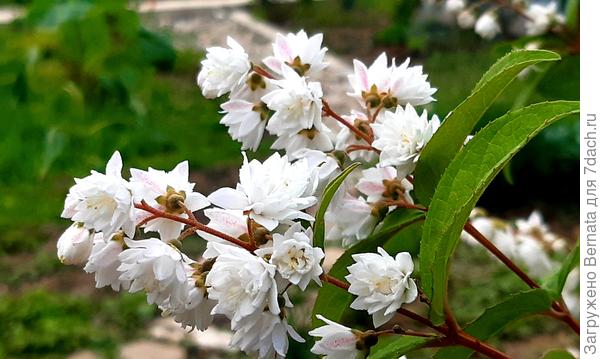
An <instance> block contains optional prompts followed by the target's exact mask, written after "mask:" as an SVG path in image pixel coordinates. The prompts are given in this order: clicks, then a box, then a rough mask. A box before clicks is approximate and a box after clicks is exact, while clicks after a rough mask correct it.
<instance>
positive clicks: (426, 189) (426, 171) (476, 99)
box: [415, 50, 560, 205]
mask: <svg viewBox="0 0 600 359" xmlns="http://www.w3.org/2000/svg"><path fill="white" fill-rule="evenodd" d="M559 59H560V56H559V55H558V54H556V53H554V52H551V51H546V50H518V51H513V52H510V53H509V54H507V55H506V56H504V57H502V58H501V59H500V60H498V61H497V62H496V63H495V64H494V65H492V67H491V68H490V69H489V70H488V71H487V72H486V73H485V74H484V75H483V77H482V78H481V80H479V82H478V83H477V85H475V88H474V89H473V91H472V92H471V95H469V97H467V99H466V100H464V101H463V102H462V103H461V104H459V105H458V106H457V107H456V108H455V109H454V110H453V111H452V112H450V113H449V114H448V116H447V117H446V119H445V120H444V122H443V123H442V125H441V126H440V128H439V129H438V130H437V131H436V133H435V134H434V135H433V137H432V138H431V140H430V141H429V143H427V145H426V146H425V148H424V149H423V151H422V152H421V155H420V157H419V162H418V163H417V167H416V169H415V194H416V196H417V198H418V199H419V201H420V202H421V203H423V204H425V205H428V204H429V203H430V200H431V198H432V196H433V193H434V191H435V188H436V186H437V184H438V181H439V180H440V178H441V177H442V174H443V173H444V170H445V169H446V167H447V166H448V164H449V163H450V161H452V158H453V157H454V156H455V155H456V153H457V152H458V151H459V150H460V149H461V147H462V146H463V144H464V141H465V139H466V138H467V136H468V135H469V134H470V133H471V131H473V128H474V127H475V125H477V122H479V120H480V119H481V116H483V114H484V113H485V111H486V110H487V109H488V108H489V107H490V105H491V104H492V103H493V102H494V100H496V98H497V97H498V96H499V95H500V93H502V90H504V89H505V88H506V87H507V86H508V85H509V84H510V83H511V82H512V80H513V79H514V78H515V77H516V76H517V75H518V74H519V73H520V72H521V71H522V70H523V69H525V68H526V67H528V66H531V65H534V64H537V63H540V62H544V61H556V60H559Z"/></svg>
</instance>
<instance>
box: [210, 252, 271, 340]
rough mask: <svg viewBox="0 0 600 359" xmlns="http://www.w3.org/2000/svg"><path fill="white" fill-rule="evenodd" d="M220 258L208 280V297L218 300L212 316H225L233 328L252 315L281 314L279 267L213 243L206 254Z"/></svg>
mask: <svg viewBox="0 0 600 359" xmlns="http://www.w3.org/2000/svg"><path fill="white" fill-rule="evenodd" d="M209 254H214V255H218V256H217V260H216V261H215V264H214V265H213V267H212V269H211V270H210V272H209V273H208V276H207V277H206V286H207V287H208V297H209V298H210V299H213V300H215V301H217V305H216V306H215V307H214V308H213V310H212V314H224V315H226V316H227V317H228V318H229V319H230V320H231V326H232V328H234V327H236V326H237V324H238V322H239V321H240V320H242V319H243V318H245V317H248V316H250V315H252V314H256V313H260V312H262V311H264V310H266V309H267V308H268V310H269V311H270V312H271V313H273V314H275V315H277V314H279V313H280V309H279V305H278V303H277V294H278V293H277V284H276V283H275V270H276V268H275V266H274V265H272V264H269V263H267V262H266V261H265V260H264V259H262V258H260V257H257V256H255V255H253V254H251V253H250V252H248V251H246V250H245V249H242V248H238V247H234V246H228V245H224V244H220V243H215V242H209V243H208V250H207V253H206V255H209Z"/></svg>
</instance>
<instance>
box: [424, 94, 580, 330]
mask: <svg viewBox="0 0 600 359" xmlns="http://www.w3.org/2000/svg"><path fill="white" fill-rule="evenodd" d="M578 112H579V102H577V101H556V102H546V103H539V104H535V105H531V106H528V107H525V108H522V109H520V110H516V111H511V112H508V113H507V114H506V115H504V116H502V117H500V118H498V119H496V120H494V121H492V122H490V123H489V124H488V125H487V126H486V127H484V128H483V129H482V130H481V131H479V133H478V134H477V135H475V137H473V139H472V140H471V141H470V142H469V143H467V145H466V146H465V148H464V149H463V150H462V151H461V152H459V153H458V155H457V156H456V158H454V160H453V161H452V162H451V163H450V165H449V166H448V168H447V169H446V171H445V172H444V175H443V176H442V178H441V180H440V183H439V185H438V187H437V189H436V191H435V194H434V197H433V199H432V201H431V205H430V206H429V211H428V213H427V218H426V220H425V223H424V225H423V237H422V239H421V250H420V269H421V281H422V283H421V284H422V288H423V290H424V291H425V294H427V296H428V297H429V298H430V300H431V311H430V317H431V319H432V320H433V321H434V323H436V324H438V323H441V322H442V321H443V317H444V315H443V306H444V298H445V295H446V286H447V280H448V261H449V259H450V257H451V256H452V253H453V252H454V249H455V248H456V246H457V245H458V241H459V237H460V233H461V231H462V229H463V226H464V224H465V223H466V221H467V219H468V218H469V213H470V212H471V210H472V209H473V208H474V207H475V204H476V203H477V201H478V200H479V198H480V197H481V195H482V194H483V191H484V190H485V188H486V187H487V186H488V185H489V184H490V182H491V181H492V180H493V179H494V177H495V176H496V175H497V174H498V172H500V171H501V170H502V168H503V167H504V165H506V163H507V162H508V161H509V160H510V159H511V158H512V157H513V156H514V155H515V154H516V153H517V152H518V151H519V150H520V149H521V148H523V146H525V144H526V143H527V142H529V140H530V139H531V138H532V137H534V136H535V135H536V134H537V133H539V132H540V131H541V130H542V129H544V128H545V127H547V126H548V125H550V124H552V123H554V122H556V121H558V120H559V119H561V118H563V117H566V116H568V115H571V114H575V113H578Z"/></svg>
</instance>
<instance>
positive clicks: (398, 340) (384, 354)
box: [369, 335, 431, 359]
mask: <svg viewBox="0 0 600 359" xmlns="http://www.w3.org/2000/svg"><path fill="white" fill-rule="evenodd" d="M430 340H431V339H428V338H422V337H410V336H398V335H394V336H389V337H383V338H379V341H378V342H377V344H376V345H375V346H373V347H372V348H371V353H370V354H369V359H389V358H399V357H400V356H402V355H404V354H406V353H408V352H410V351H413V350H415V349H417V348H419V347H422V346H423V345H425V344H426V343H427V342H428V341H430Z"/></svg>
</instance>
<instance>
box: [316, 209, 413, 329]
mask: <svg viewBox="0 0 600 359" xmlns="http://www.w3.org/2000/svg"><path fill="white" fill-rule="evenodd" d="M388 217H389V216H388ZM423 218H424V215H423V213H422V212H421V211H417V210H407V209H406V210H402V211H398V212H396V213H395V214H394V218H393V219H394V220H393V222H392V221H390V223H387V224H386V225H385V226H383V227H382V229H381V230H379V231H378V232H376V233H374V234H372V235H371V236H370V237H368V238H365V239H363V240H362V241H360V242H358V243H357V244H355V245H354V246H352V247H351V248H349V249H348V250H346V251H345V252H344V254H342V256H341V257H340V258H338V260H337V261H336V262H335V264H334V265H333V267H332V268H331V270H330V271H329V274H330V275H331V276H333V277H335V278H338V279H343V278H344V277H345V276H346V275H348V269H347V268H348V266H350V265H351V264H352V263H353V262H354V261H353V259H352V255H353V254H356V253H366V252H374V251H375V250H376V249H377V247H380V246H383V245H384V244H385V243H386V242H387V241H388V240H390V239H392V238H393V240H394V247H395V249H398V250H400V251H401V250H402V246H403V244H404V245H406V247H407V248H409V247H412V246H413V243H414V241H413V238H409V236H411V235H414V232H413V231H410V230H409V228H412V227H413V226H417V225H418V226H420V225H421V223H422V222H421V221H422V220H423ZM404 234H406V236H405V235H404ZM353 300H354V296H353V295H352V294H350V293H348V292H346V291H344V290H342V289H340V288H338V287H336V286H333V285H331V284H329V283H323V287H321V288H320V289H319V293H318V295H317V300H316V302H315V306H314V309H313V325H314V326H315V327H317V326H319V325H320V321H319V320H318V319H317V318H316V315H317V314H321V315H323V316H325V317H326V318H327V319H331V320H333V321H340V320H341V319H342V316H343V315H344V312H346V310H348V308H349V306H350V303H352V301H353Z"/></svg>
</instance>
